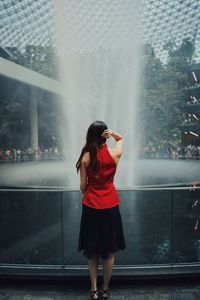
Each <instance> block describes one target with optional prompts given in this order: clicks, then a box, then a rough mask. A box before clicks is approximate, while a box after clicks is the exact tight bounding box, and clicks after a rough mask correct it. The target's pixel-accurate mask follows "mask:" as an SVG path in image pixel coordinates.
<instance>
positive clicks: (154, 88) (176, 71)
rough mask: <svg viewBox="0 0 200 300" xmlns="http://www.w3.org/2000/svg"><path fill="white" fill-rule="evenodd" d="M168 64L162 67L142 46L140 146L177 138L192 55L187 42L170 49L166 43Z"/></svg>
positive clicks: (147, 47) (192, 47)
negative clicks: (147, 142)
mask: <svg viewBox="0 0 200 300" xmlns="http://www.w3.org/2000/svg"><path fill="white" fill-rule="evenodd" d="M165 50H167V51H168V62H167V64H166V65H164V64H163V63H162V62H161V61H160V60H159V59H158V58H156V56H155V53H154V50H153V48H152V47H151V46H149V45H146V47H145V51H144V57H143V62H144V66H143V70H144V83H143V93H142V98H141V110H140V114H141V116H140V120H141V122H140V123H141V128H142V132H143V142H144V143H145V142H146V141H147V140H154V139H156V140H163V139H167V140H168V141H169V142H170V141H172V140H173V135H174V134H175V135H177V136H180V130H179V128H180V124H181V122H182V111H183V106H184V104H185V102H186V99H187V89H186V87H187V85H188V81H189V79H188V70H189V65H190V63H191V59H192V56H193V53H194V46H193V44H192V43H191V42H190V41H189V40H187V39H186V40H183V42H182V44H181V45H180V46H179V47H177V48H174V45H173V44H172V43H167V44H166V46H165Z"/></svg>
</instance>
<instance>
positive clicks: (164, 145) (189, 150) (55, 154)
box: [0, 141, 200, 162]
mask: <svg viewBox="0 0 200 300" xmlns="http://www.w3.org/2000/svg"><path fill="white" fill-rule="evenodd" d="M64 156H65V152H64V150H63V149H62V148H59V147H52V148H44V149H39V150H37V151H36V150H35V151H33V149H31V148H27V149H19V148H17V149H15V148H13V149H2V148H0V162H24V161H35V160H60V159H63V158H64ZM138 156H139V158H148V159H151V158H152V159H189V160H200V146H195V145H191V144H190V145H187V146H185V147H183V146H175V145H171V144H170V143H168V142H167V141H163V142H160V143H155V142H148V143H147V144H146V145H143V146H141V147H139V155H138Z"/></svg>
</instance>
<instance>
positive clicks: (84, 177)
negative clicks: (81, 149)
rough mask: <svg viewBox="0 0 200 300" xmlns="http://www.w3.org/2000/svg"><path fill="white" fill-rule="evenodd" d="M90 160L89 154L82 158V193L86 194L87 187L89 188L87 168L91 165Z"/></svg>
mask: <svg viewBox="0 0 200 300" xmlns="http://www.w3.org/2000/svg"><path fill="white" fill-rule="evenodd" d="M88 159H89V155H88V153H85V154H84V156H83V158H82V162H81V166H80V190H81V192H82V193H84V192H85V190H86V187H87V171H86V167H87V166H88V163H89V162H88Z"/></svg>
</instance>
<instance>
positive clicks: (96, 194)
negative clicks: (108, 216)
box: [83, 144, 119, 209]
mask: <svg viewBox="0 0 200 300" xmlns="http://www.w3.org/2000/svg"><path fill="white" fill-rule="evenodd" d="M97 160H98V169H97V174H96V175H95V174H94V173H93V172H92V170H91V169H90V167H89V165H88V166H87V167H86V172H87V177H88V185H87V188H86V191H85V193H84V197H83V204H84V205H87V206H89V207H92V208H96V209H105V208H111V207H114V206H116V205H118V204H119V197H118V195H117V192H116V189H115V186H114V183H113V181H114V176H115V172H116V167H117V164H116V162H115V160H114V159H113V157H112V156H111V154H110V152H109V150H108V147H107V145H106V144H104V145H103V146H102V147H101V148H100V149H99V150H98V151H97Z"/></svg>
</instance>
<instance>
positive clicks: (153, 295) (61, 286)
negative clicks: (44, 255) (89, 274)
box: [0, 278, 200, 300]
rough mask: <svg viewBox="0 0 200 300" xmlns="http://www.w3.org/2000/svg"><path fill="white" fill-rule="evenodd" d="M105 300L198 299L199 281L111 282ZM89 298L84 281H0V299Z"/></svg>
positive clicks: (46, 299)
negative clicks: (109, 293) (106, 299)
mask: <svg viewBox="0 0 200 300" xmlns="http://www.w3.org/2000/svg"><path fill="white" fill-rule="evenodd" d="M110 290H111V295H110V298H109V299H115V300H124V299H128V300H129V299H130V300H131V299H134V300H198V299H200V282H199V280H198V279H195V280H189V279H186V278H185V279H182V280H178V281H177V280H167V279H165V280H162V281H160V280H154V281H151V282H150V281H142V280H140V281H124V280H123V281H114V282H111V285H110ZM64 299H65V300H66V299H75V300H83V299H90V297H89V285H88V281H85V280H84V281H73V282H69V281H62V282H58V281H57V282H54V281H13V280H12V281H7V282H6V281H5V280H3V281H1V284H0V300H64Z"/></svg>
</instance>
